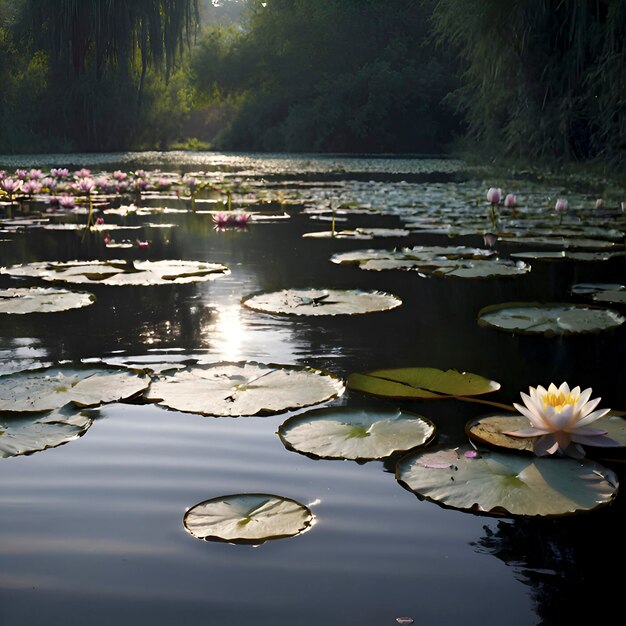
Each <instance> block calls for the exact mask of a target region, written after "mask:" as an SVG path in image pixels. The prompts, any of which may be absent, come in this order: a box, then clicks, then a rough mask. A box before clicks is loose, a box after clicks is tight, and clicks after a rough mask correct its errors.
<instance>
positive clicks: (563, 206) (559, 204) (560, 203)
mask: <svg viewBox="0 0 626 626" xmlns="http://www.w3.org/2000/svg"><path fill="white" fill-rule="evenodd" d="M568 208H569V202H568V201H567V199H566V198H557V199H556V203H555V204H554V210H555V211H558V212H561V213H562V212H564V211H567V209H568Z"/></svg>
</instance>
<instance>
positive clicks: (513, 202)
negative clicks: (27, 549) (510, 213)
mask: <svg viewBox="0 0 626 626" xmlns="http://www.w3.org/2000/svg"><path fill="white" fill-rule="evenodd" d="M504 206H505V207H507V208H508V209H514V208H515V207H516V206H517V198H516V197H515V195H514V194H512V193H508V194H507V195H506V197H505V198H504Z"/></svg>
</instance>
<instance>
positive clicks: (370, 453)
mask: <svg viewBox="0 0 626 626" xmlns="http://www.w3.org/2000/svg"><path fill="white" fill-rule="evenodd" d="M278 436H279V437H280V439H281V441H282V442H283V444H284V445H285V446H286V447H287V448H288V449H290V450H294V451H296V452H300V453H301V454H305V455H307V456H311V457H313V458H319V459H346V460H353V461H371V460H374V459H384V458H387V457H389V456H391V455H393V454H396V453H398V452H406V451H408V450H412V449H413V448H416V447H418V446H425V445H427V444H429V443H430V442H431V441H432V440H433V439H434V437H435V425H434V424H433V423H432V422H430V421H429V420H427V419H426V418H424V417H422V416H420V415H416V414H415V413H409V412H407V411H401V410H399V409H383V410H380V409H378V410H374V409H365V408H364V409H356V408H344V407H339V408H328V409H315V410H313V411H308V412H306V413H303V414H301V415H296V416H294V417H290V418H289V419H288V420H286V421H285V422H284V423H283V424H281V425H280V426H279V428H278Z"/></svg>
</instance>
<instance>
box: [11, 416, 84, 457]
mask: <svg viewBox="0 0 626 626" xmlns="http://www.w3.org/2000/svg"><path fill="white" fill-rule="evenodd" d="M92 421H93V420H92V419H91V418H90V417H87V416H86V415H85V414H83V413H76V412H68V411H53V412H51V413H49V414H47V415H45V416H44V417H41V414H40V413H37V414H34V415H33V414H32V413H29V414H28V415H24V414H20V415H16V414H15V413H11V414H7V413H2V414H0V458H7V457H11V456H20V455H25V454H32V453H33V452H40V451H41V450H46V449H48V448H56V447H57V446H60V445H62V444H64V443H67V442H69V441H72V440H73V439H76V438H78V437H80V436H82V435H84V434H85V433H86V432H87V430H88V428H89V427H90V426H91V424H92Z"/></svg>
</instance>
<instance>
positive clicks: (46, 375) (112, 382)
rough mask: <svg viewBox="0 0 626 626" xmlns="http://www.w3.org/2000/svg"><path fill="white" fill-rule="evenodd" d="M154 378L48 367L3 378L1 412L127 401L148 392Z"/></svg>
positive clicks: (110, 369) (0, 379) (119, 370)
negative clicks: (70, 404)
mask: <svg viewBox="0 0 626 626" xmlns="http://www.w3.org/2000/svg"><path fill="white" fill-rule="evenodd" d="M149 385H150V378H149V377H148V376H146V375H143V374H138V373H136V372H133V371H131V370H129V369H125V368H116V367H111V366H107V365H100V366H98V367H93V366H92V367H81V366H75V367H69V366H68V367H65V366H60V367H45V368H40V369H33V370H25V371H21V372H16V373H14V374H5V375H3V376H0V411H51V410H54V409H58V408H60V407H62V406H64V405H65V404H68V403H72V404H74V405H76V406H79V407H86V406H97V405H99V404H104V403H106V402H118V401H122V400H127V399H129V398H131V397H133V396H136V395H138V394H140V393H142V392H143V391H145V390H146V389H147V388H148V386H149Z"/></svg>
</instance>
